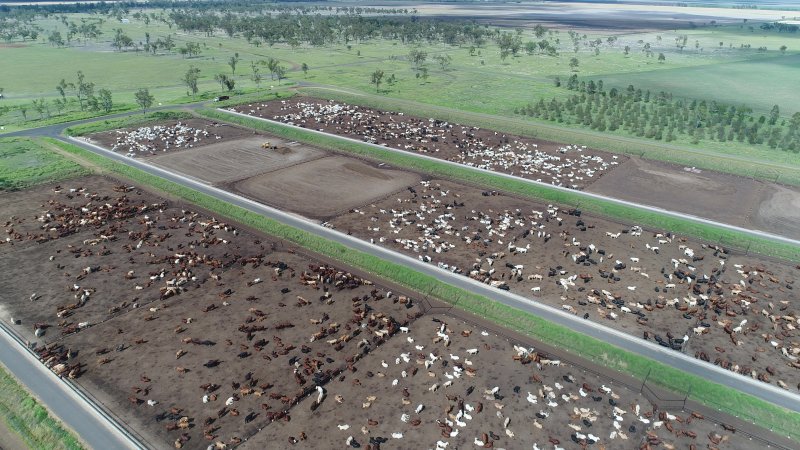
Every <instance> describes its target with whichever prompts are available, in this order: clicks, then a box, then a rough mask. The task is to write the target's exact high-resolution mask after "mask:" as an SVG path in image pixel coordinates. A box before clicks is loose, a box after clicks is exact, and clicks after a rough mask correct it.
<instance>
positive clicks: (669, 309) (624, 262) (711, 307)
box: [330, 180, 800, 391]
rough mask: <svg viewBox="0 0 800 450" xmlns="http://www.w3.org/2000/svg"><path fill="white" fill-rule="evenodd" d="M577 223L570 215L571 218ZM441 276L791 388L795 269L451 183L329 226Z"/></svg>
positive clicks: (436, 183) (430, 185)
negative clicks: (464, 279) (467, 280)
mask: <svg viewBox="0 0 800 450" xmlns="http://www.w3.org/2000/svg"><path fill="white" fill-rule="evenodd" d="M573 213H574V214H577V212H574V211H573ZM330 224H331V225H332V226H333V227H334V228H336V229H339V230H342V231H347V232H349V233H352V234H353V235H355V236H358V237H361V238H362V239H365V240H371V241H373V242H375V243H381V244H382V245H385V246H387V247H389V248H392V249H395V250H399V251H402V252H405V253H407V254H409V255H411V256H415V257H418V258H419V259H421V260H423V261H429V262H431V263H432V264H437V265H439V267H442V268H444V269H446V270H451V271H454V272H457V273H462V274H464V275H465V276H470V277H472V278H474V279H476V280H479V281H482V282H484V283H487V284H491V285H493V286H496V287H498V288H501V289H510V290H511V291H514V292H516V293H519V294H521V295H524V296H526V297H529V298H533V299H536V300H538V301H542V302H545V303H547V304H550V305H552V306H555V307H558V308H563V309H565V310H567V311H570V312H572V313H574V314H577V315H580V316H582V317H584V318H587V319H588V320H596V321H600V322H602V323H604V324H606V325H608V326H611V327H614V328H617V329H619V330H622V331H625V332H628V333H631V334H634V335H636V336H643V337H645V338H647V339H651V340H656V341H657V342H659V343H660V344H661V345H664V346H667V347H672V348H674V349H676V351H684V352H687V353H688V354H690V355H694V356H696V357H698V358H701V359H704V360H707V361H711V362H714V363H716V364H718V365H720V366H723V367H726V368H728V369H731V370H734V371H737V372H739V373H743V374H745V375H748V376H753V377H755V378H759V379H761V380H763V381H769V382H771V383H777V384H780V385H783V386H785V387H786V388H788V389H791V390H794V391H796V390H798V389H800V386H798V383H797V381H798V375H797V370H798V369H800V364H798V360H797V357H798V356H800V345H798V332H797V330H796V327H797V320H798V317H800V315H799V313H798V310H797V308H798V305H797V302H796V295H795V294H794V290H795V289H794V287H795V286H794V281H795V279H796V278H797V276H798V269H797V268H793V267H792V266H791V265H789V264H781V263H777V262H773V261H766V260H761V259H758V258H756V257H746V256H740V255H732V254H727V253H724V252H723V251H721V250H720V249H717V248H714V247H709V246H706V245H702V244H700V243H697V242H692V241H689V240H687V239H685V238H681V237H678V236H674V235H670V234H663V235H662V234H655V233H653V232H648V231H643V230H641V229H640V228H638V227H630V226H623V225H620V224H617V223H613V222H609V221H606V220H602V219H597V218H592V217H586V216H583V215H581V216H575V215H569V211H562V210H559V209H558V208H556V207H551V206H546V205H537V204H535V203H532V202H529V201H526V200H521V199H517V198H513V197H509V196H504V195H496V194H494V193H490V192H485V191H484V192H482V191H480V190H478V189H475V188H471V187H467V186H464V185H459V184H456V183H452V182H446V181H440V180H432V181H423V182H421V183H420V185H418V186H417V187H415V188H412V189H408V190H405V191H401V192H399V193H397V194H395V195H392V196H390V197H389V198H387V199H385V200H383V201H381V202H377V203H375V204H371V205H367V206H365V207H362V208H356V209H354V210H353V211H352V212H350V213H348V214H344V215H342V216H340V217H337V218H335V219H333V220H331V221H330Z"/></svg>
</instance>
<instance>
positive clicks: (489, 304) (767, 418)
mask: <svg viewBox="0 0 800 450" xmlns="http://www.w3.org/2000/svg"><path fill="white" fill-rule="evenodd" d="M52 142H53V143H54V144H55V145H57V146H59V147H60V148H62V149H63V150H65V151H67V152H69V153H72V154H74V155H78V156H79V157H80V158H83V159H85V160H87V161H90V162H91V163H92V164H94V165H97V166H100V167H103V168H105V169H107V170H109V171H110V172H112V173H116V174H118V175H121V176H124V177H127V178H130V179H133V180H135V181H136V182H138V183H141V184H144V185H149V186H152V187H154V188H156V189H158V190H160V191H162V192H165V193H168V194H170V195H173V196H177V197H179V198H182V199H184V200H186V201H188V202H191V203H194V204H197V205H200V206H202V207H204V208H206V209H208V210H209V211H211V212H213V213H217V214H220V215H223V216H225V217H228V218H230V219H233V220H236V221H238V222H240V223H243V224H245V225H247V226H250V227H253V228H255V229H258V230H260V231H263V232H265V233H267V234H270V235H273V236H277V237H280V238H283V239H286V240H287V241H290V242H293V243H295V244H297V245H299V246H301V247H304V248H306V249H309V250H311V251H313V252H317V253H320V254H323V255H325V256H328V257H331V258H334V259H336V260H338V261H341V262H342V263H344V264H347V265H351V266H353V267H357V268H359V269H361V270H364V271H366V272H368V273H371V274H373V275H375V276H376V277H379V278H383V279H386V280H391V281H393V282H395V283H398V284H401V285H403V286H406V287H408V288H409V289H412V290H414V291H416V292H420V293H426V295H430V296H431V297H435V298H437V299H440V300H443V301H446V302H449V303H451V304H454V305H455V307H457V308H460V309H463V310H465V311H468V312H470V313H472V314H476V315H478V316H481V317H484V318H486V319H488V320H491V321H493V322H495V323H498V324H500V325H502V326H504V327H507V328H510V329H513V330H515V331H518V332H521V333H525V334H527V335H529V336H531V337H534V338H536V339H539V340H541V341H543V342H546V343H548V344H551V345H556V346H559V347H561V348H564V349H565V350H568V351H570V352H572V353H574V354H576V355H579V356H582V357H584V358H587V359H589V360H592V361H594V362H597V363H599V364H602V365H604V366H607V367H610V368H612V369H615V370H618V371H620V372H624V373H626V374H628V375H632V376H635V377H637V378H640V379H642V378H644V377H645V376H646V374H647V373H650V377H649V379H648V380H649V382H653V383H656V384H658V385H661V386H663V387H665V388H667V389H670V390H673V391H676V392H685V391H687V390H690V392H691V394H690V397H691V398H693V399H695V400H697V401H700V402H702V403H704V404H707V405H709V406H711V407H714V408H719V409H721V410H724V411H725V412H727V413H729V414H733V415H735V416H737V417H741V418H743V419H746V420H749V421H752V422H754V423H756V424H758V425H760V426H763V427H766V428H769V429H772V430H774V431H776V432H778V433H780V434H783V435H786V436H790V437H792V438H794V439H798V440H800V414H795V413H792V412H790V411H788V410H785V409H783V408H780V407H777V406H775V405H772V404H770V403H767V402H764V401H762V400H759V399H757V398H755V397H752V396H749V395H746V394H743V393H740V392H736V391H733V390H731V389H729V388H727V387H724V386H721V385H718V384H716V383H713V382H711V381H708V380H706V379H703V378H701V377H697V376H693V375H689V374H686V373H684V372H682V371H680V370H677V369H673V368H671V367H669V366H665V365H663V364H660V363H657V362H655V361H653V360H651V359H648V358H645V357H642V356H638V355H635V354H632V353H629V352H626V351H624V350H621V349H619V348H617V347H614V346H612V345H610V344H607V343H605V342H602V341H599V340H596V339H593V338H590V337H588V336H585V335H582V334H580V333H576V332H573V331H571V330H569V329H567V328H564V327H561V326H558V325H555V324H552V323H550V322H548V321H545V320H543V319H541V318H539V317H536V316H534V315H531V314H527V313H524V312H522V311H519V310H516V309H514V308H510V307H507V306H504V305H501V304H499V303H497V302H493V301H491V300H489V299H487V298H485V297H481V296H478V295H475V294H472V293H470V292H467V291H464V290H462V289H459V288H456V287H453V286H450V285H448V284H446V283H443V282H440V281H438V280H437V279H435V278H433V277H431V276H428V275H423V274H420V273H418V272H416V271H414V270H412V269H409V268H407V267H405V266H402V265H398V264H394V263H390V262H388V261H384V260H382V259H380V258H377V257H374V256H371V255H368V254H365V253H362V252H359V251H356V250H353V249H351V248H349V247H346V246H344V245H341V244H338V243H335V242H332V241H329V240H326V239H323V238H321V237H318V236H316V235H314V234H311V233H308V232H305V231H301V230H298V229H295V228H292V227H290V226H287V225H284V224H282V223H280V222H278V221H276V220H273V219H269V218H266V217H264V216H262V215H260V214H256V213H252V212H250V211H247V210H245V209H243V208H239V207H236V206H233V205H231V204H229V203H227V202H225V201H222V200H218V199H216V198H214V197H211V196H208V195H205V194H202V193H199V192H197V191H194V190H192V189H189V188H186V187H183V186H180V185H178V184H176V183H172V182H170V181H167V180H164V179H162V178H159V177H156V176H153V175H150V174H147V173H145V172H142V171H140V170H138V169H135V168H133V167H130V166H126V165H124V164H121V163H118V162H115V161H112V160H109V159H107V158H104V157H102V156H99V155H96V154H94V153H91V152H88V151H86V150H83V149H81V148H79V147H76V146H74V145H71V144H68V143H64V142H61V141H52Z"/></svg>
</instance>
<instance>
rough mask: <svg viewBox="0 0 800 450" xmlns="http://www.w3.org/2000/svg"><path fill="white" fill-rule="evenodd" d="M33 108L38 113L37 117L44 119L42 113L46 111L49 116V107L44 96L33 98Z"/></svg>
mask: <svg viewBox="0 0 800 450" xmlns="http://www.w3.org/2000/svg"><path fill="white" fill-rule="evenodd" d="M33 109H35V110H36V112H38V113H39V118H40V119H44V113H45V112H47V115H48V116H50V108H48V107H47V100H46V99H44V98H40V99H38V100H37V99H34V100H33Z"/></svg>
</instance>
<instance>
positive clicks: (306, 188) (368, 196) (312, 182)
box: [232, 156, 421, 218]
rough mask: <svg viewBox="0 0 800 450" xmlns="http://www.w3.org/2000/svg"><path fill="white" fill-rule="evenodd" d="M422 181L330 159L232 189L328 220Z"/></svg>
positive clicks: (351, 161)
mask: <svg viewBox="0 0 800 450" xmlns="http://www.w3.org/2000/svg"><path fill="white" fill-rule="evenodd" d="M420 178H421V177H420V176H419V175H418V174H416V173H413V172H408V171H403V170H395V169H387V168H383V167H379V166H376V165H374V164H371V163H367V162H364V161H360V160H358V159H354V158H348V157H343V156H329V157H326V158H319V159H315V160H313V161H309V162H305V163H302V164H297V165H294V166H292V167H288V168H286V169H282V170H279V171H276V172H271V173H268V174H263V175H258V176H255V177H251V178H248V179H246V180H242V181H240V182H238V183H236V184H234V185H233V186H232V189H233V190H235V191H238V192H240V193H242V194H244V195H246V196H248V197H251V198H254V199H256V200H259V201H262V202H264V203H266V204H269V205H274V206H277V207H278V208H281V209H285V210H288V211H293V212H296V213H299V214H302V215H304V216H308V217H312V218H326V217H330V216H332V215H334V214H339V213H341V212H343V211H347V210H348V209H350V208H353V207H356V206H360V205H363V204H365V203H369V202H371V201H376V200H379V199H381V198H383V197H386V196H387V195H389V194H391V193H393V192H396V191H398V190H400V189H403V188H405V187H407V186H410V185H413V184H415V183H417V182H418V181H419V180H420Z"/></svg>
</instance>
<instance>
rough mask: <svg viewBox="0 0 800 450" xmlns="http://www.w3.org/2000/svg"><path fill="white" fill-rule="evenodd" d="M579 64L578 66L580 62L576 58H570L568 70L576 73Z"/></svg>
mask: <svg viewBox="0 0 800 450" xmlns="http://www.w3.org/2000/svg"><path fill="white" fill-rule="evenodd" d="M579 64H580V61H578V58H576V57H574V56H573V57H572V58H570V60H569V68H570V69H572V71H573V72H577V71H578V65H579Z"/></svg>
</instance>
